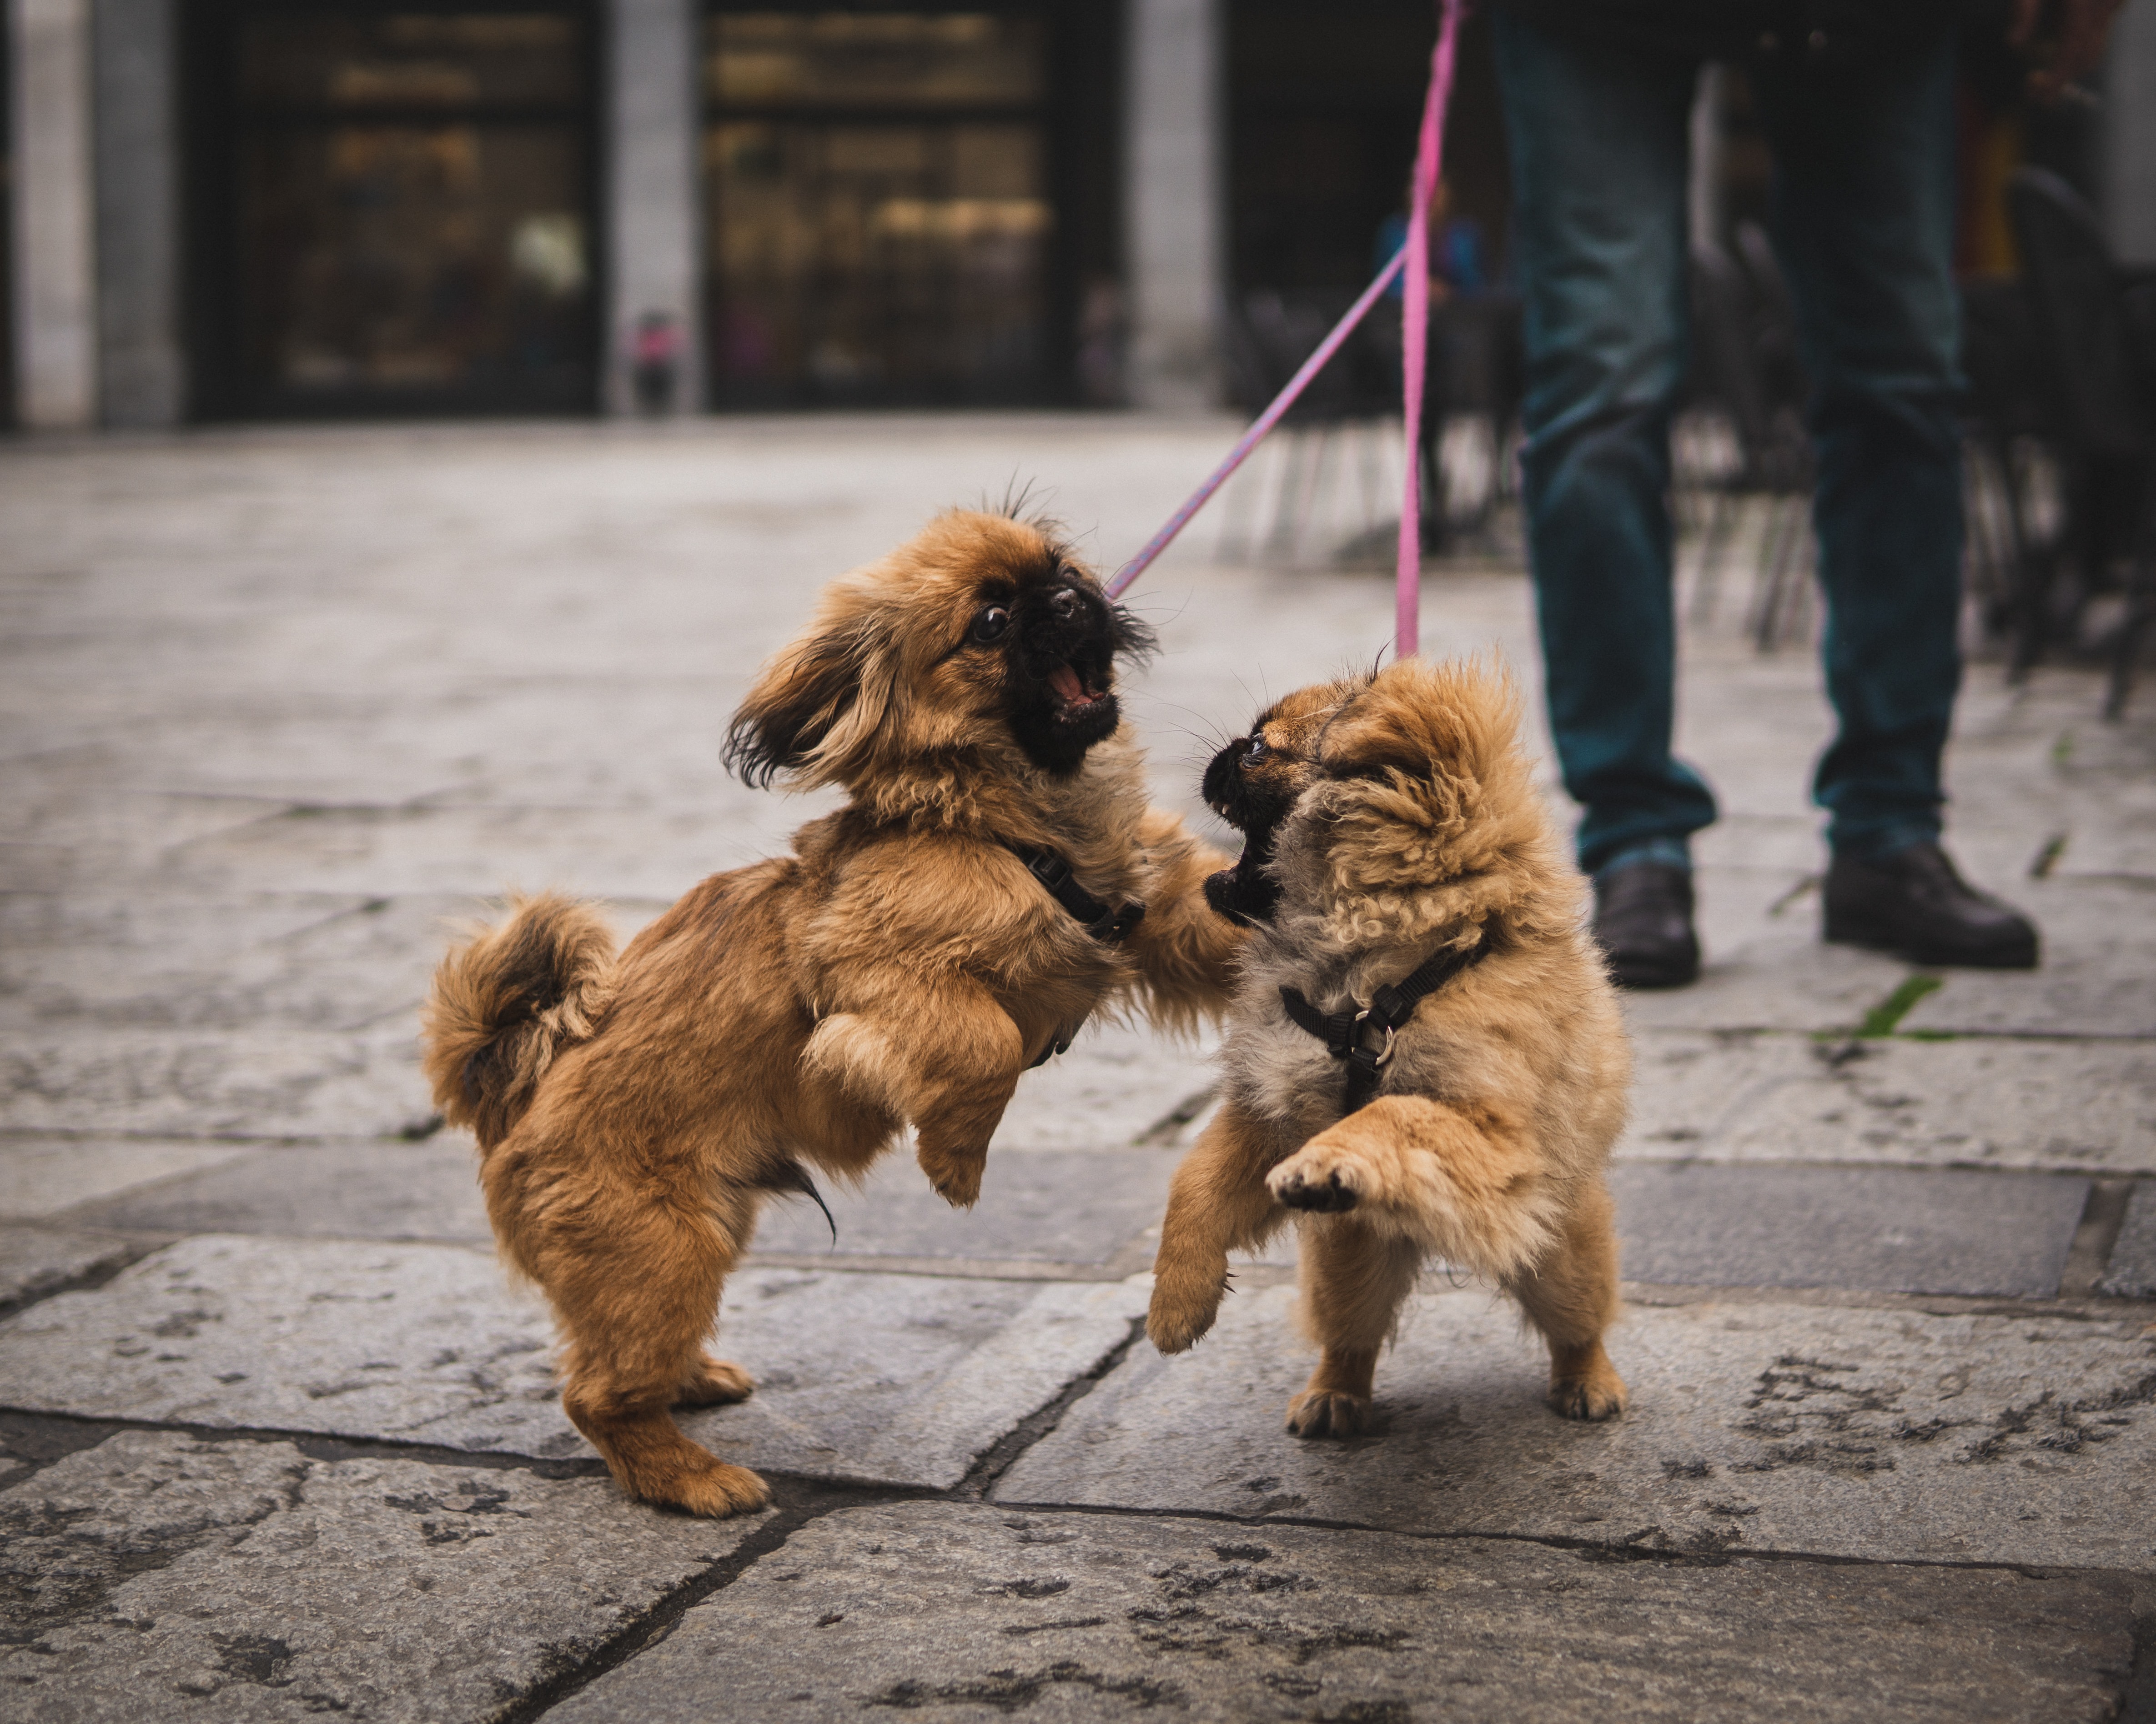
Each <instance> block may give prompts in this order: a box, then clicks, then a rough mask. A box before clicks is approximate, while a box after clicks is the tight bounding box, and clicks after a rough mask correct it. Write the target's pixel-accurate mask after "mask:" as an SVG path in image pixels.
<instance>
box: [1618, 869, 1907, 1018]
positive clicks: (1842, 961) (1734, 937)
mask: <svg viewBox="0 0 2156 1724" xmlns="http://www.w3.org/2000/svg"><path fill="white" fill-rule="evenodd" d="M1693 878H1694V880H1695V881H1696V883H1697V888H1698V895H1699V924H1700V943H1701V947H1702V963H1701V968H1700V977H1699V980H1698V981H1697V982H1696V983H1693V984H1692V985H1691V987H1689V988H1666V989H1661V990H1657V991H1655V992H1652V993H1628V994H1626V995H1625V1018H1626V1020H1627V1021H1628V1022H1629V1023H1630V1024H1631V1025H1632V1026H1633V1027H1634V1028H1635V1029H1692V1030H1746V1029H1780V1030H1807V1031H1809V1030H1830V1029H1847V1028H1851V1027H1853V1026H1854V1025H1856V1024H1858V1023H1860V1022H1861V1020H1862V1019H1863V1017H1864V1014H1865V1013H1866V1012H1867V1011H1869V1010H1870V1009H1871V1008H1872V1007H1874V1006H1876V1005H1877V1004H1878V1003H1880V1002H1881V1000H1883V999H1885V998H1886V996H1887V995H1889V994H1890V993H1892V992H1893V991H1894V989H1895V988H1897V987H1898V986H1899V985H1900V984H1901V983H1902V979H1903V977H1906V976H1907V974H1908V973H1909V967H1908V966H1907V964H1904V963H1901V962H1897V961H1896V960H1894V959H1892V958H1889V957H1882V956H1881V955H1880V954H1879V953H1877V952H1860V951H1858V950H1856V948H1854V947H1847V946H1829V945H1826V944H1825V943H1824V942H1822V941H1821V940H1820V937H1819V930H1818V919H1819V909H1818V902H1817V895H1816V893H1815V892H1811V891H1808V890H1805V889H1804V880H1805V878H1806V876H1804V875H1800V874H1796V873H1794V872H1790V871H1788V870H1772V869H1750V868H1709V867H1706V866H1702V867H1701V868H1699V869H1698V870H1696V872H1695V874H1694V875H1693ZM1777 905H1782V906H1786V907H1785V908H1784V910H1783V911H1782V913H1781V914H1779V915H1776V914H1775V913H1774V908H1775V906H1777Z"/></svg>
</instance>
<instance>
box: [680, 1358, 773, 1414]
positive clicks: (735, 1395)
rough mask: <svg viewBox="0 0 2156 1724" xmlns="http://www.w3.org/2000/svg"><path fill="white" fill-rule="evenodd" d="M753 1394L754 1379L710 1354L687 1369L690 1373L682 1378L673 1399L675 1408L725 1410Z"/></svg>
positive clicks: (754, 1389) (738, 1367)
mask: <svg viewBox="0 0 2156 1724" xmlns="http://www.w3.org/2000/svg"><path fill="white" fill-rule="evenodd" d="M755 1392H756V1379H755V1378H752V1377H751V1376H750V1375H749V1374H748V1373H747V1372H746V1371H744V1370H742V1367H740V1366H738V1365H729V1364H728V1363H727V1362H726V1361H725V1360H724V1359H715V1358H713V1357H711V1355H710V1354H709V1353H706V1354H704V1355H702V1357H700V1358H699V1359H698V1360H697V1361H696V1363H695V1364H693V1365H691V1366H690V1367H689V1374H688V1375H687V1376H686V1377H685V1378H682V1379H681V1389H680V1393H678V1394H677V1395H675V1398H674V1404H675V1406H677V1407H725V1406H731V1404H732V1403H734V1402H736V1401H746V1400H747V1398H749V1397H750V1396H751V1395H752V1394H753V1393H755Z"/></svg>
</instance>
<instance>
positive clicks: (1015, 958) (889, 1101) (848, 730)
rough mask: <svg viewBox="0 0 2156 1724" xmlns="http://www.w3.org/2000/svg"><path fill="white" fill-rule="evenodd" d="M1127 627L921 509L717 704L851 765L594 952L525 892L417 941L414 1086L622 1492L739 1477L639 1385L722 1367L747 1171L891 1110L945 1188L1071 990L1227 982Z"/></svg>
mask: <svg viewBox="0 0 2156 1724" xmlns="http://www.w3.org/2000/svg"><path fill="white" fill-rule="evenodd" d="M1146 644H1147V641H1146V638H1145V636H1144V633H1143V630H1142V627H1141V625H1139V624H1137V623H1135V622H1134V621H1133V620H1132V618H1130V617H1129V616H1128V615H1127V613H1124V612H1123V611H1122V610H1121V609H1120V608H1117V607H1116V606H1114V605H1111V604H1110V603H1108V601H1107V600H1106V598H1105V597H1104V596H1103V595H1102V593H1101V588H1100V586H1099V584H1098V582H1096V581H1095V579H1094V578H1093V577H1092V576H1091V574H1089V573H1087V572H1086V571H1085V570H1083V569H1082V568H1081V567H1079V566H1078V565H1077V564H1076V563H1075V562H1073V561H1072V560H1071V558H1070V556H1069V554H1068V553H1067V552H1065V550H1064V549H1063V548H1062V547H1061V546H1059V545H1057V544H1056V543H1055V541H1053V540H1051V539H1050V537H1048V536H1046V535H1045V533H1044V532H1043V531H1039V529H1037V528H1035V527H1034V526H1029V525H1025V524H1023V523H1020V522H1018V521H1010V520H1006V519H1004V518H1002V517H1000V516H986V515H978V514H967V513H953V514H950V515H947V516H943V517H942V518H941V519H940V520H938V521H937V522H935V524H933V525H932V526H930V527H929V529H928V530H927V531H926V532H924V533H922V534H921V536H920V537H919V538H917V539H916V540H914V541H912V542H911V544H909V545H906V546H903V547H902V548H901V549H900V550H898V551H896V552H894V553H892V554H891V556H889V557H885V559H883V560H882V561H881V562H877V563H874V564H871V565H870V566H869V567H866V568H864V569H860V570H859V571H857V572H855V573H853V574H851V575H849V576H846V577H844V578H843V579H841V580H839V581H838V582H834V584H833V585H832V586H831V587H829V589H827V590H826V592H825V593H824V596H823V598H822V601H821V603H819V606H818V608H817V610H816V613H815V617H814V620H813V621H812V622H811V623H810V624H809V626H808V629H807V631H806V632H805V633H804V634H803V635H802V636H801V637H800V638H799V639H797V640H796V641H794V642H793V644H792V645H790V646H788V647H787V648H786V649H784V650H783V651H782V652H780V653H779V654H778V655H777V656H776V657H775V658H773V659H772V660H771V662H770V663H769V664H767V665H766V666H765V668H764V670H763V672H762V675H761V676H760V677H759V679H758V680H757V684H756V685H755V687H754V688H753V689H752V690H751V691H750V693H749V696H748V699H747V701H746V702H745V703H744V705H743V706H742V710H741V711H740V713H739V715H738V716H737V718H736V720H735V721H734V726H733V729H732V731H731V740H730V744H729V752H728V757H729V760H730V762H731V764H733V765H734V766H735V767H737V769H739V770H740V771H742V773H743V774H744V776H745V777H748V778H749V779H750V780H751V781H752V782H759V781H760V782H769V781H770V780H771V778H772V777H774V776H777V777H783V778H785V779H787V780H788V781H789V782H792V783H793V784H796V785H803V786H806V785H827V784H829V785H839V786H843V787H844V789H845V790H846V792H847V793H848V797H849V800H848V802H847V804H846V806H845V807H844V808H842V809H840V810H839V812H838V813H833V814H829V815H827V816H825V817H824V818H822V819H819V820H816V821H813V822H811V823H810V824H808V825H807V826H804V827H803V828H802V829H801V830H800V831H799V832H798V834H795V837H794V843H793V854H791V855H789V856H784V857H779V858H776V859H772V860H769V861H765V862H760V863H757V864H755V865H752V866H750V867H747V868H743V869H739V870H736V871H734V872H732V873H730V874H721V875H713V876H712V877H711V878H710V879H709V880H706V881H704V883H703V884H702V885H699V886H697V887H696V888H695V889H694V890H691V891H690V892H689V893H688V895H686V896H685V897H683V898H682V899H681V900H680V901H679V902H678V903H676V904H675V906H673V907H672V908H671V909H670V910H669V911H666V912H665V914H664V915H663V916H660V918H659V919H658V920H657V921H654V923H652V924H651V926H649V927H648V928H646V929H645V930H644V931H643V932H642V933H641V934H639V936H637V937H636V939H635V940H634V941H633V942H631V943H630V945H629V948H628V949H627V950H626V951H625V952H622V953H621V955H620V956H619V957H615V956H614V955H613V942H612V939H611V938H610V936H608V934H607V933H606V931H605V929H604V926H603V923H601V922H600V921H599V920H598V916H597V914H596V912H595V911H593V910H592V909H590V908H589V907H588V906H579V905H576V904H572V903H570V902H568V901H567V900H563V899H560V898H556V897H547V898H541V899H533V900H526V901H525V902H524V903H523V904H521V906H519V907H518V909H517V911H516V915H515V916H513V917H512V918H511V920H510V921H509V922H508V923H507V924H506V925H505V926H502V927H500V928H499V929H496V930H495V931H492V932H490V933H486V934H484V935H482V936H480V937H478V938H476V939H475V940H473V941H472V942H470V943H468V944H466V945H465V946H463V947H459V948H458V949H457V950H455V951H453V952H450V954H449V957H447V958H446V959H444V962H443V963H442V966H441V967H440V970H439V972H438V973H437V975H436V977H435V982H434V994H433V997H432V998H431V1000H430V1001H429V1006H428V1013H427V1024H426V1036H427V1056H426V1057H427V1070H428V1075H429V1079H430V1080H431V1081H432V1083H433V1085H434V1095H435V1098H436V1101H437V1102H438V1104H439V1106H440V1107H441V1109H442V1111H443V1112H444V1114H446V1115H447V1116H449V1118H450V1119H451V1120H452V1121H456V1122H458V1123H460V1124H468V1125H470V1126H472V1127H473V1128H474V1130H475V1131H476V1133H477V1135H478V1137H479V1143H480V1152H481V1154H482V1166H481V1172H480V1178H481V1183H483V1185H484V1186H485V1192H486V1200H487V1209H488V1213H489V1214H490V1217H491V1218H492V1219H493V1223H494V1229H495V1236H496V1238H497V1239H499V1240H500V1244H501V1247H502V1250H503V1252H504V1254H505V1255H506V1257H507V1258H508V1260H509V1261H510V1262H511V1264H512V1265H514V1266H515V1267H516V1269H518V1270H521V1271H522V1272H523V1273H524V1274H526V1275H529V1276H530V1277H531V1279H532V1280H535V1281H536V1282H537V1283H538V1284H539V1285H541V1286H542V1288H544V1289H545V1290H546V1292H547V1296H548V1298H549V1299H550V1300H551V1301H552V1304H553V1306H554V1311H555V1313H556V1316H557V1318H558V1320H559V1322H560V1326H561V1331H562V1354H561V1364H560V1368H561V1374H562V1385H563V1387H562V1406H563V1408H564V1409H565V1410H566V1411H567V1414H568V1415H569V1417H570V1418H571V1419H572V1420H573V1421H574V1422H575V1424H576V1426H577V1429H579V1430H581V1431H582V1432H583V1434H585V1436H586V1437H588V1439H590V1440H591V1442H592V1444H593V1446H594V1447H595V1448H597V1449H598V1451H599V1453H600V1454H601V1455H603V1456H604V1457H605V1458H606V1462H607V1465H608V1467H609V1468H610V1469H612V1470H613V1475H614V1477H615V1478H616V1479H617V1480H619V1482H620V1484H621V1485H622V1487H623V1488H624V1490H626V1491H629V1493H630V1494H632V1495H634V1496H639V1497H642V1498H644V1499H645V1500H647V1501H652V1502H660V1503H670V1504H673V1505H675V1506H679V1507H681V1508H685V1509H688V1510H690V1511H694V1512H696V1513H698V1514H705V1515H727V1514H732V1513H735V1512H737V1511H741V1510H744V1509H750V1508H754V1507H756V1506H759V1505H761V1504H762V1502H764V1501H766V1500H767V1491H766V1490H765V1487H764V1484H763V1481H762V1480H761V1479H759V1478H758V1477H757V1475H755V1474H754V1473H752V1472H750V1471H747V1470H745V1469H743V1468H742V1467H738V1466H731V1465H726V1463H725V1462H723V1461H721V1460H718V1459H717V1458H716V1457H715V1456H714V1455H711V1454H710V1453H709V1452H708V1451H706V1449H702V1448H700V1447H699V1446H698V1445H697V1444H694V1443H692V1442H690V1440H689V1439H687V1438H686V1437H685V1436H684V1435H683V1434H681V1432H680V1429H678V1428H677V1427H676V1426H675V1423H674V1421H673V1419H672V1418H671V1417H670V1414H669V1413H668V1410H667V1409H668V1408H670V1407H672V1406H676V1405H683V1404H688V1405H698V1404H706V1403H714V1402H721V1401H733V1400H739V1399H740V1398H742V1397H743V1396H745V1395H747V1393H749V1390H750V1388H751V1384H750V1382H749V1379H748V1378H747V1376H746V1375H745V1374H744V1373H742V1371H741V1370H740V1369H739V1368H738V1367H735V1366H732V1365H729V1364H725V1363H722V1362H720V1361H718V1360H716V1359H714V1358H712V1357H710V1356H709V1355H708V1354H706V1352H704V1351H703V1347H702V1342H703V1341H704V1338H705V1337H706V1336H707V1335H708V1334H709V1333H710V1332H711V1329H712V1327H713V1325H714V1323H715V1321H716V1314H717V1306H718V1301H719V1293H720V1288H721V1284H722V1283H723V1281H724V1280H725V1279H726V1275H727V1273H728V1271H729V1270H731V1268H732V1267H733V1265H734V1263H735V1261H736V1260H737V1258H738V1257H739V1256H740V1255H741V1253H742V1250H743V1249H745V1248H746V1247H747V1244H748V1240H749V1235H750V1233H751V1231H752V1229H753V1228H754V1226H755V1224H756V1217H757V1208H758V1206H759V1205H760V1204H761V1203H762V1202H763V1200H764V1198H765V1197H766V1196H767V1194H769V1193H773V1192H783V1191H788V1190H800V1189H803V1188H808V1172H807V1171H806V1169H807V1168H808V1167H814V1168H819V1169H821V1170H822V1171H824V1172H828V1173H830V1174H834V1175H835V1176H837V1177H839V1178H849V1179H850V1178H857V1177H858V1176H859V1175H860V1174H861V1173H862V1172H865V1170H866V1169H867V1167H869V1165H870V1162H873V1161H874V1160H875V1158H876V1157H878V1156H880V1155H881V1154H882V1153H883V1152H885V1150H886V1149H888V1148H889V1147H891V1144H892V1143H893V1142H894V1140H895V1139H896V1137H897V1135H898V1133H899V1131H900V1130H901V1127H903V1126H911V1127H912V1128H913V1131H914V1132H915V1134H916V1137H917V1139H918V1142H919V1146H920V1161H921V1167H922V1169H923V1170H924V1171H925V1172H927V1175H928V1178H929V1179H930V1180H931V1181H932V1183H934V1185H935V1187H936V1188H937V1190H938V1191H939V1192H941V1193H942V1194H943V1195H944V1196H945V1197H947V1198H949V1199H950V1200H951V1201H952V1203H958V1204H970V1203H972V1202H973V1200H974V1198H975V1197H976V1196H977V1195H978V1193H979V1191H980V1186H981V1172H982V1166H983V1159H984V1157H985V1156H986V1154H987V1151H988V1140H989V1138H990V1137H991V1136H992V1135H993V1132H994V1131H995V1129H996V1126H997V1123H998V1121H999V1120H1000V1119H1001V1117H1002V1115H1003V1111H1004V1105H1005V1104H1006V1103H1007V1102H1008V1101H1009V1100H1010V1097H1011V1093H1012V1090H1013V1089H1014V1086H1015V1085H1017V1083H1018V1080H1019V1074H1020V1073H1021V1072H1023V1071H1024V1070H1025V1069H1026V1068H1027V1066H1028V1065H1032V1064H1034V1063H1036V1062H1037V1061H1038V1060H1040V1059H1042V1058H1044V1057H1045V1055H1046V1054H1047V1053H1048V1051H1049V1050H1050V1049H1052V1048H1055V1047H1056V1046H1059V1045H1060V1044H1062V1043H1064V1042H1065V1041H1066V1040H1067V1039H1068V1038H1069V1037H1070V1035H1072V1034H1075V1032H1076V1029H1077V1028H1078V1026H1079V1025H1080V1024H1081V1023H1083V1022H1084V1020H1085V1019H1086V1017H1087V1016H1088V1014H1089V1013H1092V1012H1094V1011H1096V1010H1098V1009H1101V1008H1115V1007H1116V1006H1118V1005H1119V1004H1122V1003H1132V1002H1135V1003H1141V1004H1142V1005H1143V1006H1144V1007H1145V1008H1147V1009H1148V1010H1149V1011H1150V1012H1151V1013H1152V1015H1153V1016H1154V1017H1155V1018H1157V1019H1165V1020H1166V1021H1168V1023H1169V1024H1178V1025H1179V1024H1187V1023H1188V1022H1189V1021H1190V1020H1191V1019H1192V1018H1193V1017H1194V1016H1195V1015H1197V1014H1199V1013H1203V1012H1216V1011H1218V1010H1219V1008H1221V1007H1223V1006H1224V1004H1225V1003H1226V999H1227V988H1228V986H1229V961H1230V959H1231V958H1232V957H1233V955H1234V953H1235V950H1236V948H1237V947H1238V946H1239V945H1240V931H1238V930H1237V929H1235V927H1234V926H1231V925H1230V924H1229V923H1228V922H1227V921H1224V919H1222V918H1221V917H1219V916H1216V915H1214V913H1213V912H1212V911H1210V910H1209V909H1208V908H1207V907H1206V905H1205V902H1204V898H1203V896H1202V894H1201V887H1202V885H1203V882H1204V878H1205V876H1206V875H1207V874H1208V873H1209V871H1211V870H1214V869H1215V868H1217V867H1218V866H1219V864H1220V863H1221V862H1222V861H1223V860H1224V858H1222V857H1219V856H1218V855H1215V854H1213V853H1211V852H1209V851H1208V850H1205V849H1202V848H1201V847H1200V846H1199V845H1198V844H1195V843H1194V842H1193V840H1192V839H1190V838H1189V837H1188V834H1185V832H1184V831H1183V828H1182V826H1181V825H1180V824H1179V823H1178V821H1177V820H1176V819H1175V818H1174V817H1173V816H1172V815H1169V814H1166V813H1159V812H1157V811H1149V810H1148V809H1147V805H1146V797H1145V788H1144V782H1143V776H1142V763H1141V761H1140V757H1139V753H1138V750H1137V746H1136V745H1135V743H1134V742H1133V741H1132V738H1131V736H1130V733H1129V731H1128V730H1127V728H1126V727H1125V726H1123V725H1122V722H1121V720H1120V717H1119V715H1118V712H1117V709H1116V696H1115V693H1114V687H1115V665H1116V658H1117V656H1118V655H1119V654H1126V653H1129V652H1131V651H1133V650H1137V649H1142V648H1143V647H1144V646H1145V645H1146ZM1014 847H1018V849H1022V850H1023V851H1024V853H1025V856H1026V858H1027V859H1022V858H1021V855H1020V854H1018V853H1017V850H1014ZM1065 864H1067V865H1068V869H1069V873H1070V880H1069V881H1068V882H1067V883H1066V882H1065V881H1064V880H1062V878H1061V875H1062V869H1063V865H1065ZM1138 906H1142V916H1138V915H1137V909H1138Z"/></svg>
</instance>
